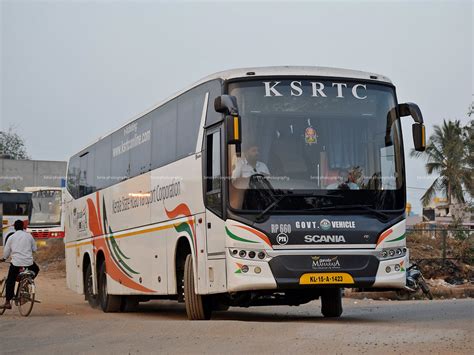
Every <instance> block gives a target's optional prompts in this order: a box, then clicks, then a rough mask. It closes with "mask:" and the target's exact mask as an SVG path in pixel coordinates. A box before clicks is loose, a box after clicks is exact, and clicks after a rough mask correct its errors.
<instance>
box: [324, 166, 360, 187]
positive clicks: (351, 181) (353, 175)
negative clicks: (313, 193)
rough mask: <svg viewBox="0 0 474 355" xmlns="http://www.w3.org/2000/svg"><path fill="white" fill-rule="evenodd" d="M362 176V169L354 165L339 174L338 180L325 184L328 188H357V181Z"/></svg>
mask: <svg viewBox="0 0 474 355" xmlns="http://www.w3.org/2000/svg"><path fill="white" fill-rule="evenodd" d="M361 177H362V169H361V168H360V167H359V166H355V167H352V168H350V169H349V170H347V173H346V174H341V175H340V177H339V181H338V182H335V183H333V184H330V185H328V186H327V189H328V190H359V189H360V186H359V181H360V179H361Z"/></svg>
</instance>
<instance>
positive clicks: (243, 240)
mask: <svg viewBox="0 0 474 355" xmlns="http://www.w3.org/2000/svg"><path fill="white" fill-rule="evenodd" d="M225 231H226V232H227V235H228V236H229V237H231V238H232V239H235V240H238V241H239V242H246V243H258V242H255V241H253V240H248V239H244V238H240V237H238V236H236V235H235V234H234V233H232V232H231V231H230V230H229V229H228V228H227V227H225Z"/></svg>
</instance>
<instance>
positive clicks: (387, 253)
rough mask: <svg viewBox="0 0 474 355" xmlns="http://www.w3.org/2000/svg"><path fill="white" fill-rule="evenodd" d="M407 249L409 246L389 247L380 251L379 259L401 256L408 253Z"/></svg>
mask: <svg viewBox="0 0 474 355" xmlns="http://www.w3.org/2000/svg"><path fill="white" fill-rule="evenodd" d="M407 251H408V249H407V248H387V249H383V250H382V251H381V252H380V254H379V256H378V258H379V260H389V259H394V258H401V257H403V256H405V255H406V254H407Z"/></svg>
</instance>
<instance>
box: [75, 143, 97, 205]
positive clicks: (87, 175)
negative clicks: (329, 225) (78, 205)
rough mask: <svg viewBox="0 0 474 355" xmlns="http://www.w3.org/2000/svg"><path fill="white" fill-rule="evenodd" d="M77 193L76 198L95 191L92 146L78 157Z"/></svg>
mask: <svg viewBox="0 0 474 355" xmlns="http://www.w3.org/2000/svg"><path fill="white" fill-rule="evenodd" d="M79 167H80V174H79V192H78V197H82V196H86V195H89V194H91V193H93V192H94V191H96V186H95V174H94V146H92V147H90V148H89V150H88V151H87V152H85V153H82V154H81V155H79Z"/></svg>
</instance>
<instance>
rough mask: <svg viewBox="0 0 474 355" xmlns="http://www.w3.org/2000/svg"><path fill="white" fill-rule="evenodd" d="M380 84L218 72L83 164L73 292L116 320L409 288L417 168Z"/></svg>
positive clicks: (415, 113)
mask: <svg viewBox="0 0 474 355" xmlns="http://www.w3.org/2000/svg"><path fill="white" fill-rule="evenodd" d="M408 115H411V116H412V117H413V119H414V120H415V123H414V124H413V136H414V142H415V147H416V149H418V150H423V149H424V126H423V118H422V116H421V112H420V110H419V108H418V106H416V105H415V104H412V103H407V104H397V100H396V94H395V87H394V86H393V84H392V83H391V81H390V80H389V79H388V78H386V77H384V76H381V75H378V74H372V73H365V72H359V71H351V70H344V69H329V68H318V67H268V68H251V69H237V70H230V71H224V72H220V73H217V74H214V75H211V76H209V77H206V78H204V79H202V80H201V81H199V82H197V83H196V84H194V85H193V86H191V87H190V88H188V89H186V90H184V91H182V92H180V93H178V94H176V95H175V96H173V97H171V98H170V99H168V100H166V101H165V102H162V103H160V104H158V105H156V106H155V107H153V108H152V109H151V110H149V111H147V112H146V113H144V114H143V115H140V116H138V117H137V118H135V119H133V120H132V121H130V122H129V123H127V124H126V125H124V126H123V127H121V128H119V129H117V130H115V131H113V132H112V133H110V134H107V135H105V136H103V137H102V138H100V139H99V140H98V141H96V142H95V143H94V144H91V145H89V146H87V147H85V148H84V149H82V150H81V151H79V152H78V153H77V154H75V155H74V156H72V157H71V158H70V160H69V165H68V177H67V192H66V195H67V196H66V202H65V216H66V217H65V220H66V222H65V223H66V237H65V242H66V262H67V282H68V285H69V287H70V288H71V289H73V290H75V291H77V292H79V293H84V294H85V298H86V299H87V300H88V301H89V302H90V303H91V305H96V304H97V303H99V304H100V306H101V308H102V309H103V310H104V311H105V312H114V311H120V310H126V309H129V308H130V307H133V306H135V305H136V304H137V302H143V301H147V300H151V299H162V298H169V299H176V300H177V301H179V302H185V305H186V313H187V316H188V318H189V319H209V318H210V317H211V313H212V311H213V310H224V309H227V308H228V307H229V306H243V307H248V306H254V305H299V304H303V303H307V302H310V301H312V300H315V299H318V298H320V299H321V311H322V313H323V315H324V316H326V317H338V316H340V314H341V312H342V303H341V288H364V289H372V288H383V289H388V288H391V289H393V288H403V287H404V286H405V282H406V281H405V280H406V272H405V267H406V264H407V260H408V250H407V248H406V242H405V202H406V196H405V192H406V191H405V170H404V156H403V143H402V132H401V126H400V117H402V116H408Z"/></svg>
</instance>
